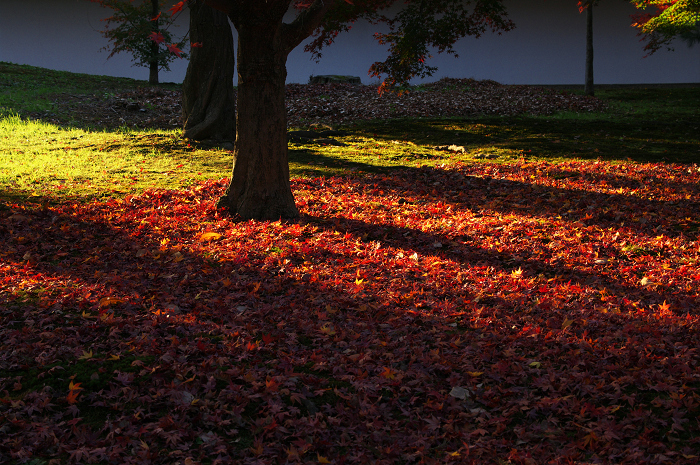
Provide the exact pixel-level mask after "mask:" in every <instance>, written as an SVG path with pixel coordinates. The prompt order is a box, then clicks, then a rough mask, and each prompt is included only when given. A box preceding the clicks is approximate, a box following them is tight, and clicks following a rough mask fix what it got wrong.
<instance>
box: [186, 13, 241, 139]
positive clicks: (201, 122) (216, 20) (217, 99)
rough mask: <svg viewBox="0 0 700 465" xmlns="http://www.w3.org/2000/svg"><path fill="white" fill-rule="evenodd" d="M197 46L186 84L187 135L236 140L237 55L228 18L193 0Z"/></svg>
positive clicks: (192, 20)
mask: <svg viewBox="0 0 700 465" xmlns="http://www.w3.org/2000/svg"><path fill="white" fill-rule="evenodd" d="M189 8H190V39H191V41H192V43H197V42H199V43H201V44H202V46H201V47H193V48H192V51H191V55H190V63H189V65H188V66H187V74H186V75H185V81H184V83H183V85H182V115H183V121H184V126H183V136H184V137H185V138H187V139H194V140H207V139H209V140H234V139H235V137H236V102H235V97H234V90H233V73H234V71H235V57H234V51H233V34H232V33H231V25H230V24H229V22H228V17H227V16H226V15H225V14H224V13H222V12H221V11H218V10H215V9H213V8H212V7H210V6H208V5H205V4H202V3H201V2H196V1H190V2H189Z"/></svg>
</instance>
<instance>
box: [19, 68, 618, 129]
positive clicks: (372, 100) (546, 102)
mask: <svg viewBox="0 0 700 465" xmlns="http://www.w3.org/2000/svg"><path fill="white" fill-rule="evenodd" d="M55 97H56V98H55V100H54V102H53V105H52V108H51V111H43V112H36V111H35V112H31V113H30V115H31V116H32V117H33V118H40V119H42V120H45V121H48V122H51V123H54V124H78V125H88V126H92V127H103V128H112V129H113V128H120V127H139V128H161V129H173V128H178V127H182V121H181V119H182V117H181V116H182V115H181V113H182V106H181V100H182V96H181V91H180V90H179V89H178V90H173V89H168V88H162V87H153V86H150V87H137V88H134V89H129V90H123V89H115V92H110V93H105V92H96V93H93V94H91V95H73V94H66V93H61V94H55ZM286 97H287V99H286V105H287V119H288V124H289V126H292V127H306V126H310V125H326V126H336V125H340V124H348V123H353V122H357V121H362V120H373V119H386V118H400V117H436V116H439V117H447V116H475V115H510V116H512V115H519V114H525V113H527V114H530V115H549V114H552V113H554V112H557V111H576V112H591V111H601V110H603V109H605V108H606V107H607V105H606V104H605V103H604V102H603V101H601V100H598V99H595V98H592V97H587V96H584V95H580V94H575V93H570V92H558V91H554V90H551V89H547V88H544V87H534V86H512V85H502V84H499V83H497V82H494V81H476V80H474V79H442V80H440V81H438V82H435V83H431V84H425V85H422V86H419V87H414V88H411V91H410V92H396V93H386V92H385V93H383V94H379V93H378V86H377V85H365V86H358V85H351V84H314V85H308V84H288V85H287V96H286Z"/></svg>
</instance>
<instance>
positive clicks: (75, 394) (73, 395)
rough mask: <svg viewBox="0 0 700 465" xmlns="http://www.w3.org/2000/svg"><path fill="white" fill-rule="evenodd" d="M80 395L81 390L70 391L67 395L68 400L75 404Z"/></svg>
mask: <svg viewBox="0 0 700 465" xmlns="http://www.w3.org/2000/svg"><path fill="white" fill-rule="evenodd" d="M79 395H80V391H70V392H69V393H68V395H67V396H66V400H67V401H68V403H69V404H71V405H72V404H75V403H76V402H78V396H79Z"/></svg>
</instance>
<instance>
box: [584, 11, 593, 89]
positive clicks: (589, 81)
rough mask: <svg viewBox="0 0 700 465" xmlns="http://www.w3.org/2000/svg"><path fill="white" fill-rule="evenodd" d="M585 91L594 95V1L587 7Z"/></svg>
mask: <svg viewBox="0 0 700 465" xmlns="http://www.w3.org/2000/svg"><path fill="white" fill-rule="evenodd" d="M583 93H584V94H586V95H593V94H594V93H595V91H594V90H593V2H588V6H587V7H586V84H585V85H584V89H583Z"/></svg>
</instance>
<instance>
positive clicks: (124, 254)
mask: <svg viewBox="0 0 700 465" xmlns="http://www.w3.org/2000/svg"><path fill="white" fill-rule="evenodd" d="M292 187H293V191H294V193H295V196H296V199H297V203H298V205H299V207H300V210H301V212H302V216H301V218H300V219H298V220H296V221H291V222H258V221H240V220H237V219H236V218H230V217H227V216H224V215H222V214H221V213H220V212H218V211H217V210H216V209H215V206H214V205H215V201H216V199H217V196H219V195H221V194H222V192H223V190H224V188H225V182H224V181H223V180H222V181H210V182H207V183H204V184H200V185H197V186H194V187H192V188H191V189H189V190H182V191H149V192H146V193H144V194H142V195H138V196H131V197H127V198H124V199H113V200H109V201H107V202H102V203H100V202H94V203H88V204H78V203H67V202H66V203H63V204H59V205H53V206H50V205H44V206H43V207H42V206H37V207H30V206H29V204H27V205H9V208H6V209H5V210H0V220H1V221H0V437H1V438H2V439H0V463H24V462H28V461H30V460H33V459H36V458H42V459H43V460H45V461H39V462H32V463H115V464H117V463H118V464H127V463H138V464H144V463H153V464H176V463H179V464H194V463H222V464H223V463H236V464H239V463H256V464H268V463H333V464H360V463H363V464H364V463H372V464H394V463H401V464H404V463H476V464H481V463H501V464H502V463H512V464H543V463H554V464H573V463H579V464H584V463H616V464H638V463H659V464H662V463H673V464H691V463H698V460H699V457H700V424H699V420H698V417H699V416H700V365H699V363H698V362H699V361H700V354H699V353H698V347H700V338H699V335H700V316H699V313H700V312H699V309H700V296H699V292H698V289H699V288H700V240H699V238H698V227H699V226H700V223H699V222H698V216H697V213H698V211H700V168H698V167H697V166H691V165H672V164H648V165H640V164H609V163H600V162H569V163H565V164H549V163H546V162H536V163H524V162H523V163H514V164H511V165H497V164H480V165H457V166H451V167H441V168H426V167H422V168H415V169H406V170H404V171H399V172H395V173H393V174H384V175H372V176H365V177H346V178H325V179H324V178H315V179H294V180H292ZM22 374H24V376H22ZM49 460H53V462H49Z"/></svg>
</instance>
